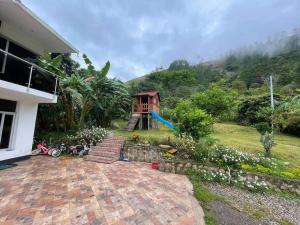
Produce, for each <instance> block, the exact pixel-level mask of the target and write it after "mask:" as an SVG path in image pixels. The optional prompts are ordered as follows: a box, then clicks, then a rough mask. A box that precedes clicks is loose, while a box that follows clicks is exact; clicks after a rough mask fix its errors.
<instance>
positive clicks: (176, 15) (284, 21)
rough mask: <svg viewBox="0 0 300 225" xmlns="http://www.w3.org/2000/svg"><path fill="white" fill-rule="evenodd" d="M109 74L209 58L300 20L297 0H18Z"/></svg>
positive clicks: (132, 73) (128, 73) (140, 72)
mask: <svg viewBox="0 0 300 225" xmlns="http://www.w3.org/2000/svg"><path fill="white" fill-rule="evenodd" d="M22 2H23V3H24V4H25V5H26V6H28V7H29V8H31V9H32V10H33V11H34V12H35V13H36V14H37V15H39V16H40V17H41V18H42V19H43V20H45V21H46V22H47V23H48V24H49V25H51V26H52V27H53V28H54V29H55V30H57V31H58V32H59V33H60V34H62V35H63V36H64V37H66V39H68V40H69V41H70V42H71V43H73V45H75V46H76V47H77V48H78V49H79V50H80V52H81V53H86V54H87V55H88V56H89V57H90V58H91V59H92V60H93V62H94V63H95V65H96V66H97V67H98V68H101V67H102V66H103V65H104V63H105V62H106V61H107V60H110V62H111V70H110V76H111V77H117V78H119V79H121V80H128V79H131V78H134V77H136V76H141V75H144V74H145V73H149V72H151V71H152V70H154V69H155V68H157V67H160V66H164V67H167V66H168V65H169V64H170V62H172V61H173V60H175V59H180V58H185V59H187V60H189V61H190V62H192V63H197V62H199V60H200V59H201V60H211V59H214V58H218V57H220V56H222V55H224V54H225V53H226V52H228V51H230V50H231V49H235V48H239V47H241V46H243V45H248V44H251V43H253V42H256V41H263V40H265V39H267V38H268V37H269V36H271V35H273V34H274V33H277V32H280V31H285V30H290V29H293V28H295V27H298V26H299V21H300V13H298V12H299V10H300V2H299V1H298V0H286V1H281V0H265V1H261V0H253V1H246V0H231V1H227V0H210V1H206V0H187V1H182V0H172V1H170V0H153V1H147V0H127V1H117V0H102V1H98V0H89V1H79V0H68V1H51V0H44V1H39V0H23V1H22Z"/></svg>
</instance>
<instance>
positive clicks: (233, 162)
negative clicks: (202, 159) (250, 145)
mask: <svg viewBox="0 0 300 225" xmlns="http://www.w3.org/2000/svg"><path fill="white" fill-rule="evenodd" d="M209 161H211V162H213V163H215V164H217V165H219V166H222V167H227V166H229V167H232V168H237V169H241V168H242V165H244V164H248V165H251V166H256V165H261V166H264V167H266V168H276V166H277V163H276V162H275V160H274V159H272V158H267V157H264V156H260V155H258V156H256V155H254V154H250V153H244V152H240V151H238V150H236V149H234V148H230V147H227V146H223V145H218V146H217V147H216V149H215V150H214V151H212V152H211V153H210V154H209Z"/></svg>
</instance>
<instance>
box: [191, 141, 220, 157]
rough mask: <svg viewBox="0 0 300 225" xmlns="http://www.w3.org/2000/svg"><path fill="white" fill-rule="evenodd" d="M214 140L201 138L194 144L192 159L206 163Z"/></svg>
mask: <svg viewBox="0 0 300 225" xmlns="http://www.w3.org/2000/svg"><path fill="white" fill-rule="evenodd" d="M214 144H215V140H214V139H212V138H210V137H202V138H200V139H199V140H198V141H197V143H196V149H195V152H194V155H193V157H194V159H195V160H198V161H206V160H207V159H208V155H209V153H210V152H211V151H212V150H213V146H214Z"/></svg>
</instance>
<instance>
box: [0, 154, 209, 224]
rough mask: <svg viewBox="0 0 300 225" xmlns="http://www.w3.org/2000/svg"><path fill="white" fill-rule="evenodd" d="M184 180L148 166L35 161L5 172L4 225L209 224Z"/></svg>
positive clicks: (0, 194)
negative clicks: (204, 221)
mask: <svg viewBox="0 0 300 225" xmlns="http://www.w3.org/2000/svg"><path fill="white" fill-rule="evenodd" d="M202 221H203V212H202V209H201V207H200V206H199V205H198V204H197V201H196V200H195V199H194V197H193V196H192V186H191V184H190V182H189V181H188V179H187V178H186V177H185V176H182V175H176V174H167V173H162V172H159V171H156V170H152V169H150V166H149V164H145V163H129V162H116V163H113V164H100V163H94V162H88V161H83V160H82V159H74V158H73V159H72V158H59V159H55V158H51V157H48V156H38V157H33V158H31V159H29V160H25V161H22V162H19V163H18V166H17V167H14V168H9V169H6V170H0V224H2V225H5V224H14V225H15V224H37V225H42V224H55V225H57V224H76V225H78V224H95V225H96V224H109V225H110V224H120V225H121V224H141V225H148V224H149V225H150V224H153V225H154V224H155V225H161V224H174V225H175V224H178V225H179V224H184V225H189V224H204V223H203V222H202Z"/></svg>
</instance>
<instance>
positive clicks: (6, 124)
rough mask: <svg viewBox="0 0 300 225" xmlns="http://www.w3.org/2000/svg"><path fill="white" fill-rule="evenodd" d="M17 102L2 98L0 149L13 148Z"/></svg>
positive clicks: (0, 107)
mask: <svg viewBox="0 0 300 225" xmlns="http://www.w3.org/2000/svg"><path fill="white" fill-rule="evenodd" d="M16 106H17V102H15V101H9V100H4V99H0V149H9V148H11V140H12V134H13V126H14V119H15V115H16Z"/></svg>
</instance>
